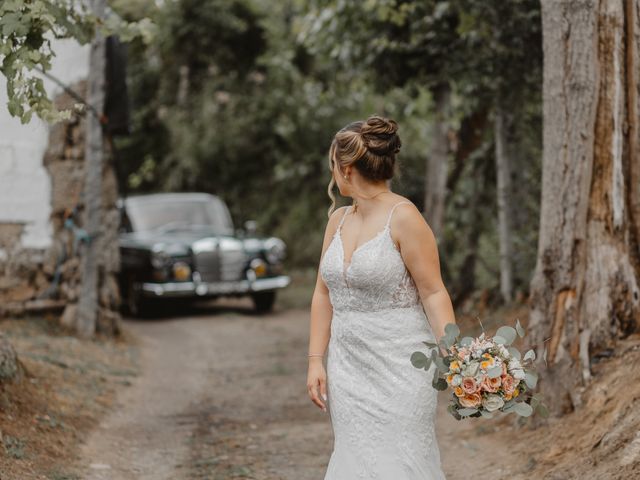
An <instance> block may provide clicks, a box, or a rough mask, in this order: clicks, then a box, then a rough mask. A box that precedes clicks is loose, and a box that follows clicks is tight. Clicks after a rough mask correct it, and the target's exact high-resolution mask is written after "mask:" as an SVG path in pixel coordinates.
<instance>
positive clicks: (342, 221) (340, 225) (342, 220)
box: [336, 205, 351, 231]
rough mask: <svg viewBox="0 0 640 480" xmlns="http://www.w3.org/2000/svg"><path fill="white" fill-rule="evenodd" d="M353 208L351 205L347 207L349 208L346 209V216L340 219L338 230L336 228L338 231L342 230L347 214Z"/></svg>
mask: <svg viewBox="0 0 640 480" xmlns="http://www.w3.org/2000/svg"><path fill="white" fill-rule="evenodd" d="M350 208H351V205H349V206H347V208H345V209H344V214H343V215H342V218H341V219H340V223H339V224H338V228H336V231H338V230H340V229H341V228H342V224H343V223H344V219H345V218H346V217H347V213H348V212H349V209H350Z"/></svg>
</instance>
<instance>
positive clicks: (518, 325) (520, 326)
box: [516, 319, 525, 338]
mask: <svg viewBox="0 0 640 480" xmlns="http://www.w3.org/2000/svg"><path fill="white" fill-rule="evenodd" d="M516 332H518V335H520V338H523V337H524V335H525V331H524V328H522V325H520V319H518V320H516Z"/></svg>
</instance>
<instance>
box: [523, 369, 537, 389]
mask: <svg viewBox="0 0 640 480" xmlns="http://www.w3.org/2000/svg"><path fill="white" fill-rule="evenodd" d="M524 383H526V384H527V387H529V388H532V389H533V388H536V384H537V383H538V374H537V373H536V372H525V374H524Z"/></svg>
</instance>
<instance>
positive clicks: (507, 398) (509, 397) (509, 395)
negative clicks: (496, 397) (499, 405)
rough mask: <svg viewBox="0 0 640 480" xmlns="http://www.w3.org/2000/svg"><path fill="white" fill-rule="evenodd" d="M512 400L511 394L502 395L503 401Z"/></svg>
mask: <svg viewBox="0 0 640 480" xmlns="http://www.w3.org/2000/svg"><path fill="white" fill-rule="evenodd" d="M512 398H513V394H511V393H510V394H508V395H507V394H506V393H505V395H504V399H505V400H511V399H512Z"/></svg>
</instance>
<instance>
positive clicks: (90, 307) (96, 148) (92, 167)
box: [77, 0, 106, 337]
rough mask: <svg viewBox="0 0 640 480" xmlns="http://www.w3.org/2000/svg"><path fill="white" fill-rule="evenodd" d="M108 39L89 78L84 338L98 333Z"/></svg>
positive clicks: (99, 10) (94, 45) (99, 0)
mask: <svg viewBox="0 0 640 480" xmlns="http://www.w3.org/2000/svg"><path fill="white" fill-rule="evenodd" d="M105 6H106V1H105V0H93V2H92V13H93V14H94V15H95V16H96V17H98V18H104V15H105ZM105 54H106V44H105V38H104V37H103V35H102V33H101V32H100V31H99V30H96V34H95V37H94V39H93V41H92V42H91V54H90V60H89V78H88V82H87V83H88V85H87V89H88V92H87V93H88V95H87V97H88V98H87V100H88V104H89V105H91V107H92V108H93V109H94V111H88V112H87V120H86V124H87V127H86V145H85V182H84V207H85V219H86V224H85V230H86V231H87V233H88V234H89V237H90V241H89V242H88V244H87V245H86V248H85V249H84V252H83V255H82V268H81V271H82V286H81V291H80V297H79V301H78V320H77V330H78V333H79V334H80V335H81V336H83V337H91V336H93V335H94V333H95V331H96V323H97V318H98V278H99V272H98V268H99V261H98V256H99V252H100V244H101V243H102V242H101V239H100V236H99V233H100V224H101V221H102V169H103V156H104V137H103V131H102V124H101V120H102V116H103V110H104V98H105V62H106V56H105Z"/></svg>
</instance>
